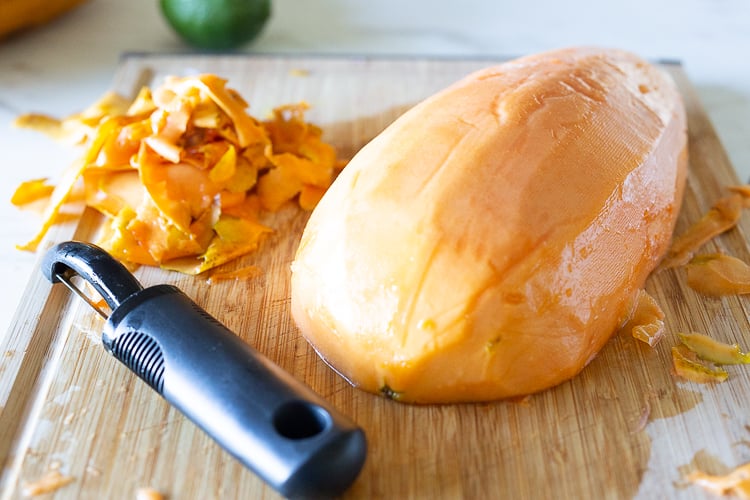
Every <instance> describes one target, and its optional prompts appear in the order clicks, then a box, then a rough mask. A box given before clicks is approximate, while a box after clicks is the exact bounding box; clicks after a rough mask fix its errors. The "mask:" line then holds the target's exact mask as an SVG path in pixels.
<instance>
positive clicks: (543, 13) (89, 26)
mask: <svg viewBox="0 0 750 500" xmlns="http://www.w3.org/2000/svg"><path fill="white" fill-rule="evenodd" d="M570 45H602V46H609V47H619V48H624V49H628V50H631V51H634V52H637V53H639V54H641V55H642V56H644V57H647V58H650V59H677V60H680V61H681V62H682V64H683V65H684V67H685V70H686V72H687V74H688V76H689V77H690V78H691V80H692V82H693V84H694V85H695V86H696V88H697V89H698V92H699V95H700V97H701V99H702V101H703V104H704V105H705V107H706V109H707V111H708V114H709V117H710V118H711V120H712V121H713V123H714V126H715V127H716V129H717V131H718V133H719V136H720V138H721V140H722V142H723V144H724V146H725V148H726V149H727V152H728V154H729V157H730V159H731V161H732V162H733V164H734V166H735V168H736V170H737V172H738V175H739V176H740V178H741V179H747V178H748V177H749V176H750V84H749V83H748V82H750V56H748V54H750V2H748V1H747V0H662V1H660V2H655V1H653V0H628V1H622V0H614V1H609V2H607V1H605V2H593V1H586V0H568V1H567V2H557V1H553V0H528V1H525V2H494V1H491V0H464V1H462V2H455V1H446V0H411V1H408V2H403V1H398V0H381V1H378V2H372V1H365V0H305V1H299V0H274V12H273V17H272V19H271V21H270V22H269V24H268V25H267V27H266V29H265V30H264V32H263V33H262V35H261V36H260V38H259V39H257V40H256V42H255V43H254V44H252V45H250V46H248V47H246V48H245V49H244V51H247V52H253V51H257V52H264V53H317V54H337V53H345V54H387V55H394V54H399V55H410V54H412V55H450V56H462V55H465V56H477V55H492V56H512V55H522V54H528V53H531V52H537V51H541V50H546V49H551V48H556V47H562V46H570ZM188 50H189V49H188V48H187V47H186V46H185V45H183V44H182V43H181V42H180V41H179V40H178V39H177V37H176V36H175V35H174V34H173V33H172V32H171V30H170V29H169V27H168V26H167V25H166V23H165V21H164V20H163V18H162V17H161V14H160V12H159V8H158V2H157V1H155V0H128V1H126V2H124V1H119V0H89V2H88V3H87V4H85V5H83V6H82V7H80V8H79V9H77V10H75V11H74V12H71V13H69V14H68V15H66V16H64V17H63V18H61V19H59V20H57V21H55V22H54V23H52V24H50V25H48V26H46V27H44V28H42V29H37V30H33V31H30V32H27V33H24V34H23V35H21V36H16V37H13V38H11V39H8V40H5V41H0V151H2V160H0V164H1V168H2V172H3V177H4V179H3V182H2V183H0V226H1V227H2V231H1V232H0V262H2V268H1V269H0V276H2V280H3V281H4V282H5V285H4V286H2V287H0V338H1V337H2V335H3V334H4V332H6V331H7V329H8V327H9V326H10V324H11V320H12V317H13V314H14V312H15V310H16V308H17V306H18V303H19V300H20V297H21V294H22V292H23V289H24V287H25V285H26V282H27V281H28V280H29V277H30V275H31V272H32V271H33V269H34V263H35V260H36V258H37V256H36V255H33V254H28V253H25V252H20V251H18V250H16V249H15V247H14V245H15V244H17V243H23V242H25V241H27V240H28V239H29V238H30V237H31V236H32V235H33V232H34V231H35V228H36V227H37V225H38V224H39V219H38V216H36V215H33V214H29V213H24V212H20V211H18V210H17V209H15V207H13V206H12V205H11V204H10V201H9V200H10V197H11V194H12V193H13V190H14V189H15V187H16V186H17V185H18V184H19V183H20V182H21V181H24V180H28V179H32V178H35V177H51V178H52V179H55V178H56V177H57V176H58V175H59V174H60V172H61V171H62V170H63V169H64V168H65V167H67V166H68V165H69V163H70V162H71V161H72V160H73V158H74V156H75V155H76V152H75V151H74V150H72V149H69V148H66V147H64V146H60V145H57V144H55V143H52V142H51V141H49V140H48V139H47V138H45V137H43V136H41V135H39V134H37V133H34V132H30V131H24V130H17V129H14V128H12V127H11V123H12V121H13V120H14V118H15V117H16V116H17V115H19V114H21V113H26V112H32V111H34V112H44V113H48V114H53V115H56V116H65V115H68V114H70V113H73V112H76V111H79V110H81V109H83V108H84V107H85V106H86V105H88V104H89V103H91V102H92V101H93V100H94V99H96V98H97V97H99V96H100V95H101V94H102V93H103V92H104V91H106V90H107V89H108V88H109V86H110V84H111V82H112V77H113V75H114V71H115V68H116V67H117V64H118V58H119V56H120V54H121V53H123V52H127V51H145V52H175V51H188Z"/></svg>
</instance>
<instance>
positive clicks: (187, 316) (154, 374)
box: [102, 285, 367, 498]
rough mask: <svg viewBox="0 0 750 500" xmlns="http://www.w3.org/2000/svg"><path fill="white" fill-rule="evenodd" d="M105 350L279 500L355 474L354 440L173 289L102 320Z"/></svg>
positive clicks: (338, 485) (332, 413)
mask: <svg viewBox="0 0 750 500" xmlns="http://www.w3.org/2000/svg"><path fill="white" fill-rule="evenodd" d="M102 340H103V343H104V346H105V348H106V349H107V350H108V351H109V352H111V353H112V354H113V355H115V356H116V357H117V358H118V359H119V360H120V361H122V362H123V363H125V364H126V365H127V366H128V367H129V368H131V369H132V370H133V371H134V372H135V373H136V374H138V376H140V377H141V378H142V379H143V380H145V381H146V382H147V383H148V384H149V385H150V386H151V387H153V388H154V389H155V390H157V391H158V392H159V393H161V394H162V395H163V396H164V398H165V399H167V400H168V401H169V402H170V403H171V404H173V405H174V406H175V407H177V408H178V409H179V410H180V411H181V412H182V413H184V414H185V415H186V416H187V417H188V418H190V420H192V421H193V422H194V423H195V424H197V425H198V426H199V427H200V428H202V429H203V430H204V431H206V432H207V433H208V434H209V435H210V436H211V437H212V438H214V439H215V440H216V441H217V442H218V443H219V444H220V445H221V446H222V447H224V448H225V449H226V450H227V451H229V452H230V453H231V454H232V455H234V456H235V457H236V458H237V459H239V460H240V461H241V462H242V463H244V464H245V465H246V466H247V467H249V468H250V469H252V470H253V471H254V472H255V473H256V474H258V475H259V476H261V477H262V478H263V479H264V480H265V481H266V482H267V483H269V484H270V485H271V486H272V487H274V488H275V489H276V490H277V491H279V492H280V493H281V494H283V495H285V496H287V497H304V498H316V497H331V496H336V495H338V494H340V493H342V492H343V491H344V490H345V489H347V488H348V487H349V486H350V485H351V483H352V482H353V481H354V479H356V477H357V475H358V474H359V471H360V470H361V468H362V465H363V464H364V460H365V456H366V448H367V446H366V441H365V436H364V432H363V431H362V430H361V429H360V428H359V427H357V426H356V424H354V423H353V422H352V421H351V420H350V419H348V418H347V417H345V416H343V415H341V414H340V413H338V412H337V411H336V410H335V409H334V408H333V407H331V406H330V405H329V404H328V403H327V402H325V401H324V400H323V399H322V398H320V397H319V396H317V395H316V394H315V393H314V392H313V391H312V390H311V389H309V388H308V387H307V386H305V385H304V384H302V383H300V382H298V381H297V380H296V379H295V378H294V377H292V376H291V375H289V374H288V373H286V372H285V371H283V370H282V369H281V368H279V367H278V366H276V365H275V364H273V363H272V362H271V361H269V360H268V359H266V358H265V357H263V356H262V355H261V354H260V353H258V352H257V351H255V350H254V349H253V348H252V347H250V346H249V345H248V344H246V343H245V342H243V341H242V340H241V339H240V338H238V337H237V336H236V335H235V334H233V333H232V332H231V331H230V330H228V329H227V328H226V327H224V326H223V325H222V324H221V323H219V322H218V321H217V320H216V319H215V318H213V317H212V316H211V315H209V314H208V313H206V312H205V311H204V310H203V309H201V308H200V307H199V306H198V305H197V304H195V303H194V302H193V301H192V300H191V299H190V298H189V297H187V296H186V295H185V294H183V293H182V292H181V291H180V290H179V289H177V288H175V287H173V286H169V285H158V286H154V287H150V288H146V289H144V290H142V291H139V292H137V293H135V294H132V295H131V296H130V297H128V298H127V299H126V300H125V301H124V302H123V303H121V304H120V306H119V307H118V308H117V309H115V310H114V311H113V312H112V315H111V316H110V318H109V320H108V321H107V323H106V325H105V329H104V332H103V337H102Z"/></svg>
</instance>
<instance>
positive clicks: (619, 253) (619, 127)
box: [291, 48, 687, 403]
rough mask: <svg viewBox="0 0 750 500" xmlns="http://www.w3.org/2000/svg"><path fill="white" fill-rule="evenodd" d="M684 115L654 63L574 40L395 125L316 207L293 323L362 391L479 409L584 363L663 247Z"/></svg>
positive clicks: (469, 82) (468, 80) (679, 180)
mask: <svg viewBox="0 0 750 500" xmlns="http://www.w3.org/2000/svg"><path fill="white" fill-rule="evenodd" d="M686 128H687V126H686V117H685V110H684V106H683V103H682V100H681V97H680V94H679V92H678V90H677V88H676V87H675V85H674V83H673V81H672V80H671V78H670V77H669V76H668V75H667V74H666V73H665V72H663V71H662V69H660V68H658V67H656V66H654V65H651V64H649V63H647V62H646V61H644V60H642V59H640V58H639V57H637V56H635V55H633V54H630V53H628V52H624V51H620V50H610V49H598V48H571V49H563V50H557V51H552V52H547V53H543V54H538V55H533V56H528V57H524V58H520V59H517V60H513V61H510V62H507V63H503V64H500V65H497V66H493V67H489V68H486V69H484V70H481V71H478V72H476V73H473V74H471V75H468V76H467V77H465V78H464V79H462V80H460V81H458V82H457V83H455V84H453V85H452V86H450V87H448V88H446V89H445V90H443V91H441V92H439V93H437V94H435V95H433V96H431V97H429V98H427V99H426V100H424V101H423V102H421V103H419V104H417V105H416V106H415V107H413V108H412V109H411V110H409V111H407V112H406V113H405V114H403V115H402V116H401V117H400V118H398V119H397V120H396V121H395V122H393V123H392V124H391V125H390V126H389V127H388V128H387V129H386V130H384V131H383V132H382V133H381V134H380V135H379V136H377V137H376V138H375V139H373V140H372V141H371V142H370V143H368V144H367V145H366V146H365V147H363V148H362V149H361V150H360V152H359V153H358V154H357V155H356V156H355V157H354V158H353V159H352V161H351V162H350V163H349V164H348V166H347V167H346V168H345V169H344V171H343V172H342V173H341V175H340V176H339V177H338V178H337V180H336V181H335V182H334V184H333V185H332V186H331V188H329V190H328V191H327V192H326V194H325V195H324V196H323V198H322V200H321V201H320V203H319V204H318V206H317V207H316V208H315V210H314V211H313V213H312V215H311V217H310V219H309V222H308V223H307V226H306V228H305V230H304V233H303V235H302V238H301V241H300V244H299V248H298V251H297V253H296V256H295V259H294V262H293V264H292V276H291V289H292V296H291V308H292V315H293V317H294V319H295V321H296V323H297V325H298V326H299V328H300V330H301V332H302V334H303V335H304V336H305V338H306V339H307V340H308V341H309V342H310V343H311V344H312V346H313V347H314V348H315V350H316V351H317V352H318V353H319V355H320V356H321V357H322V358H323V359H324V360H325V361H326V362H327V363H328V364H329V365H330V366H331V367H333V368H334V369H335V370H336V371H337V372H339V373H340V374H341V375H343V376H344V377H345V378H346V379H348V380H349V381H350V382H351V383H352V384H354V385H356V386H358V387H360V388H362V389H364V390H367V391H371V392H376V393H377V392H380V393H382V394H384V395H387V396H390V397H393V398H395V399H397V400H399V401H403V402H414V403H451V402H462V401H488V400H496V399H502V398H507V397H513V396H520V395H525V394H530V393H534V392H537V391H540V390H543V389H546V388H549V387H552V386H555V385H557V384H560V383H562V382H564V381H566V380H569V379H570V378H572V377H574V376H575V375H576V374H578V373H579V372H580V371H581V370H582V369H583V368H584V367H585V366H586V364H587V363H589V362H590V361H591V360H592V359H593V358H594V356H596V354H597V352H598V351H599V350H600V349H601V348H602V347H603V346H604V344H605V343H606V342H607V340H608V339H609V338H610V337H611V336H612V335H613V333H614V332H616V331H617V329H618V327H619V326H620V325H622V324H623V322H624V321H626V320H627V319H628V318H629V316H630V315H631V313H632V309H633V304H634V303H635V302H636V300H635V299H636V297H637V295H638V292H639V290H640V289H642V288H643V286H644V283H645V281H646V278H647V277H648V275H649V274H650V273H651V271H652V270H653V269H654V268H655V266H656V265H657V264H658V262H659V261H660V259H661V258H662V257H663V255H664V254H665V252H666V251H667V247H668V245H669V242H670V239H671V236H672V232H673V229H674V225H675V219H676V217H677V214H678V212H679V209H680V204H681V200H682V196H683V190H684V184H685V177H686V168H687V148H686V146H687V133H686Z"/></svg>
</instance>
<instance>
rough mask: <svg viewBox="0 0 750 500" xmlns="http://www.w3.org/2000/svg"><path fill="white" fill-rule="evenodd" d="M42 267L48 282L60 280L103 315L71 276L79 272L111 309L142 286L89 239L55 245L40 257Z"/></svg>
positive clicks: (104, 315) (105, 316) (58, 281)
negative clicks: (85, 241) (73, 281)
mask: <svg viewBox="0 0 750 500" xmlns="http://www.w3.org/2000/svg"><path fill="white" fill-rule="evenodd" d="M41 271H42V274H44V276H45V277H46V278H47V279H48V280H50V282H52V283H63V284H65V285H66V286H67V287H68V288H70V289H71V290H72V291H73V292H75V293H76V294H77V295H79V296H81V297H82V298H83V299H84V300H85V301H86V302H87V303H88V304H89V305H90V306H91V307H93V308H94V310H95V311H96V312H98V313H99V314H100V315H101V316H102V317H104V318H105V319H106V318H107V315H106V314H105V313H104V312H103V311H102V310H101V309H100V308H99V307H98V306H96V304H94V303H93V302H92V301H91V300H90V299H89V298H88V297H87V296H86V295H85V294H84V293H83V292H82V291H81V290H80V289H79V288H78V287H76V286H75V285H74V284H73V283H72V281H71V279H72V278H73V277H74V276H80V277H81V278H82V279H84V280H85V281H87V282H88V283H89V284H90V285H91V286H93V287H94V289H95V290H96V291H97V292H98V293H99V294H100V295H101V296H102V298H103V299H104V300H105V302H106V303H107V305H108V306H109V308H110V309H111V310H112V311H114V310H115V309H116V308H117V307H119V306H120V304H121V303H122V302H123V301H125V299H127V298H128V297H130V296H131V295H133V294H134V293H136V292H139V291H141V290H143V286H141V284H140V283H139V282H138V280H137V279H135V276H133V275H132V274H131V273H130V271H128V270H127V268H126V267H125V266H123V265H122V264H121V263H120V262H118V261H117V260H115V259H114V258H113V257H112V256H110V255H109V254H108V253H107V252H105V251H104V250H102V249H101V248H99V247H98V246H96V245H92V244H91V243H84V242H80V241H66V242H64V243H60V244H58V245H55V246H54V247H52V248H50V249H49V250H48V251H47V253H46V254H45V255H44V257H43V258H42V262H41Z"/></svg>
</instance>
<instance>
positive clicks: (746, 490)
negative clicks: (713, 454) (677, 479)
mask: <svg viewBox="0 0 750 500" xmlns="http://www.w3.org/2000/svg"><path fill="white" fill-rule="evenodd" d="M685 479H686V480H687V481H688V482H690V483H693V484H696V485H698V486H700V487H702V488H703V489H705V490H706V491H708V492H710V493H713V494H714V495H719V496H723V495H735V496H736V497H738V498H743V499H750V463H748V464H744V465H741V466H739V467H737V468H736V469H734V470H733V471H732V472H730V473H729V474H726V475H723V476H714V475H711V474H706V473H705V472H702V471H694V472H691V473H690V474H688V475H687V476H685Z"/></svg>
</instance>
